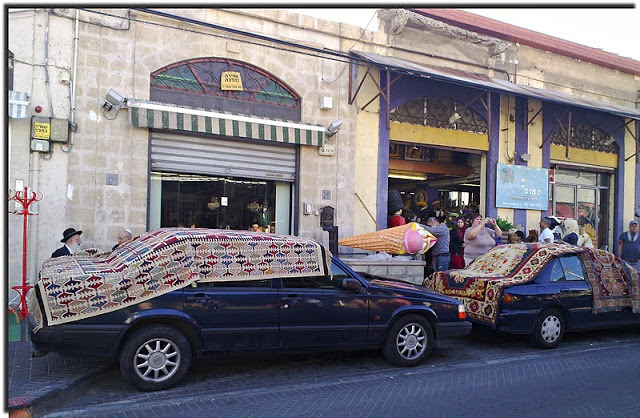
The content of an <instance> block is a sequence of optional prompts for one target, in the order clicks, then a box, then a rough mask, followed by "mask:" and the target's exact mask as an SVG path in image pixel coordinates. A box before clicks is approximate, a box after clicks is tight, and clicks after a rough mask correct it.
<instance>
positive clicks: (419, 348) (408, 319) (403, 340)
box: [382, 315, 435, 367]
mask: <svg viewBox="0 0 640 418" xmlns="http://www.w3.org/2000/svg"><path fill="white" fill-rule="evenodd" d="M434 347H435V338H434V337H433V328H432V327H431V324H430V323H429V321H428V320H426V319H425V318H424V317H422V316H420V315H405V316H403V317H400V318H399V319H398V320H397V321H396V322H394V324H393V325H392V326H391V329H390V330H389V334H388V335H387V338H386V340H385V342H384V345H383V349H382V352H383V354H384V356H385V358H386V359H387V360H389V361H390V362H391V363H393V364H395V365H396V366H404V367H406V366H416V365H418V364H420V363H422V362H423V361H424V360H425V359H426V358H427V356H428V355H429V354H431V352H432V351H433V348H434Z"/></svg>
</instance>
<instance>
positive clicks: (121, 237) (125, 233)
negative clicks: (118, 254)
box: [111, 228, 133, 251]
mask: <svg viewBox="0 0 640 418" xmlns="http://www.w3.org/2000/svg"><path fill="white" fill-rule="evenodd" d="M132 239H133V233H132V232H131V230H129V229H127V228H124V229H122V230H120V232H118V243H117V244H116V245H114V246H113V248H112V249H111V251H114V250H115V249H116V248H118V247H120V246H121V245H122V244H125V243H127V242H129V241H131V240H132Z"/></svg>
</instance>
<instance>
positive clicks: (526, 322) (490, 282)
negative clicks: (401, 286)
mask: <svg viewBox="0 0 640 418" xmlns="http://www.w3.org/2000/svg"><path fill="white" fill-rule="evenodd" d="M423 284H424V286H425V287H427V288H429V289H431V290H434V291H437V292H439V293H442V294H444V295H448V296H451V297H454V298H456V299H458V300H460V301H461V302H463V303H464V305H465V307H466V310H467V316H468V318H469V321H470V322H472V323H473V326H474V329H475V328H478V329H479V330H486V329H492V330H497V331H503V332H507V333H514V334H528V335H529V336H530V338H531V341H532V343H533V344H534V345H537V346H539V347H542V348H553V347H556V346H557V345H558V344H559V343H560V341H561V340H562V337H563V335H564V333H565V332H566V331H577V330H590V329H599V328H614V327H624V326H634V325H640V283H639V280H638V273H637V272H636V271H635V270H634V269H633V268H632V267H631V266H629V265H628V264H627V263H625V262H623V261H622V260H621V259H620V258H618V257H616V256H614V255H613V254H611V253H610V252H607V251H604V250H599V249H595V248H586V247H578V246H575V245H569V244H564V243H556V244H541V243H526V244H503V245H499V246H496V247H494V248H492V249H491V250H490V251H488V252H487V253H485V254H483V255H482V256H480V257H478V258H476V259H475V260H474V261H473V262H472V263H471V264H470V265H469V266H467V267H466V268H465V269H460V270H449V271H443V272H436V273H433V274H432V275H430V276H428V277H427V278H425V280H424V282H423Z"/></svg>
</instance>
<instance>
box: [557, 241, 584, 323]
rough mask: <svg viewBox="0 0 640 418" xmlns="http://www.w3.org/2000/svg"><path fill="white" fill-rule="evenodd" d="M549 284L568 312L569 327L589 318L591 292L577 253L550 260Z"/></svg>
mask: <svg viewBox="0 0 640 418" xmlns="http://www.w3.org/2000/svg"><path fill="white" fill-rule="evenodd" d="M552 263H553V264H552V265H551V266H550V267H551V271H550V274H549V286H550V288H551V289H552V291H553V293H555V295H556V298H557V299H558V301H559V302H560V303H561V304H562V305H563V306H564V307H565V308H566V310H567V312H568V314H569V327H571V328H573V327H574V326H581V325H580V324H583V323H585V322H588V321H590V319H591V306H592V301H593V294H592V291H591V287H590V286H589V284H588V283H587V281H586V280H585V272H584V267H583V266H582V261H581V260H580V258H579V257H578V255H577V254H568V255H565V256H561V257H557V258H555V259H554V260H553V261H552Z"/></svg>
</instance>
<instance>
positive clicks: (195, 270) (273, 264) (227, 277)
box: [29, 228, 331, 329]
mask: <svg viewBox="0 0 640 418" xmlns="http://www.w3.org/2000/svg"><path fill="white" fill-rule="evenodd" d="M330 262H331V255H330V253H329V252H328V251H327V250H326V249H325V248H324V247H323V246H322V245H320V244H319V243H317V242H314V241H311V240H305V239H302V238H299V237H294V236H284V235H275V234H261V233H248V232H247V233H244V232H236V231H227V230H212V229H203V228H162V229H158V230H155V231H151V232H148V233H146V234H143V235H141V236H139V237H136V238H135V239H134V240H133V241H131V242H129V243H127V244H126V245H123V246H121V247H119V248H117V249H116V250H115V251H114V252H112V253H108V254H106V255H100V256H89V257H87V256H66V257H58V258H52V259H49V260H47V261H46V262H45V263H44V265H43V267H42V271H41V272H40V275H39V277H40V278H39V280H38V282H37V284H36V285H37V286H38V290H39V292H40V295H41V296H42V299H43V305H44V314H45V315H46V320H47V324H48V325H50V326H51V325H57V324H63V323H67V322H71V321H77V320H80V319H84V318H89V317H93V316H96V315H101V314H104V313H107V312H112V311H115V310H118V309H121V308H123V307H126V306H131V305H134V304H138V303H140V302H143V301H145V300H149V299H151V298H154V297H156V296H159V295H162V294H165V293H168V292H171V291H173V290H176V289H180V288H183V287H185V286H188V285H190V284H191V283H193V282H195V281H202V282H210V281H233V280H262V279H265V278H270V277H273V278H280V277H293V276H300V275H303V276H325V275H328V276H330V275H331V268H330ZM33 294H34V291H31V295H32V297H30V298H29V310H30V311H31V312H33V313H34V319H35V320H36V322H37V324H38V327H37V329H39V328H40V327H41V326H42V325H43V317H42V313H41V312H40V309H37V306H36V305H37V301H36V299H35V297H33Z"/></svg>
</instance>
